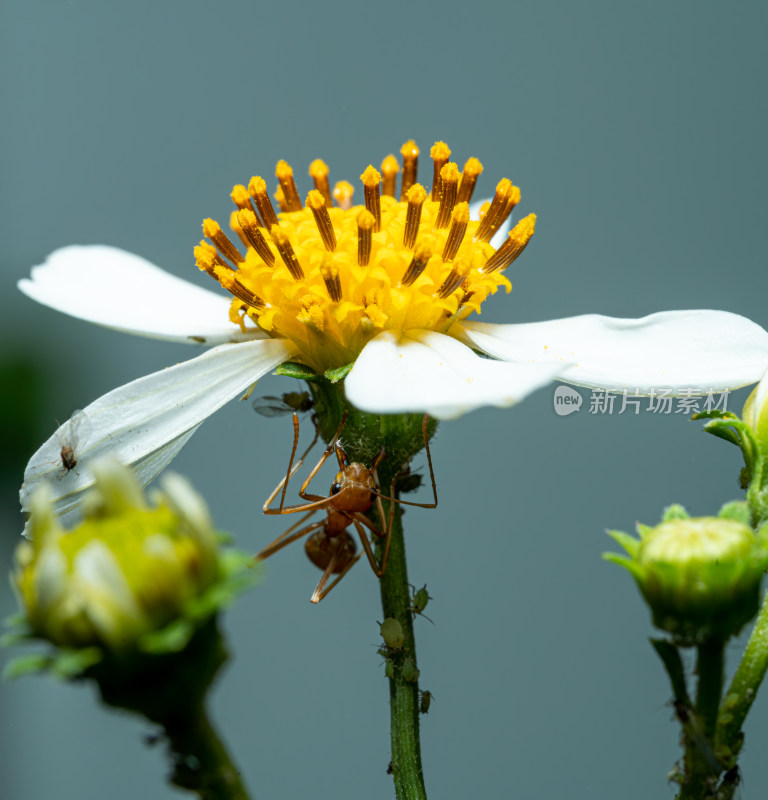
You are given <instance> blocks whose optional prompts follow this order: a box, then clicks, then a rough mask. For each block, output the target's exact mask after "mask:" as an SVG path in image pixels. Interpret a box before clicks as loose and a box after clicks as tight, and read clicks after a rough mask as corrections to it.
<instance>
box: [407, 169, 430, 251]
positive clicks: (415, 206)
mask: <svg viewBox="0 0 768 800" xmlns="http://www.w3.org/2000/svg"><path fill="white" fill-rule="evenodd" d="M403 177H405V175H403ZM407 197H408V211H407V212H406V214H405V230H404V231H403V247H407V248H411V247H413V245H414V243H415V241H416V235H417V234H418V232H419V223H420V222H421V212H422V208H423V206H424V201H425V200H426V199H427V190H426V189H425V188H424V187H423V186H422V185H421V184H420V183H414V184H413V186H411V188H410V189H409V190H408V194H407Z"/></svg>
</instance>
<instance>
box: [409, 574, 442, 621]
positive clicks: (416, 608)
mask: <svg viewBox="0 0 768 800" xmlns="http://www.w3.org/2000/svg"><path fill="white" fill-rule="evenodd" d="M409 585H410V584H409ZM411 591H412V592H413V594H412V595H411V605H410V607H409V608H408V610H409V611H410V612H411V613H412V614H419V615H420V616H422V617H424V619H428V620H429V621H430V622H431V623H432V624H433V625H434V624H435V623H434V620H431V619H429V617H428V616H427V615H426V614H425V613H424V609H425V608H426V607H427V603H428V602H429V601H430V600H431V599H432V598H431V597H430V595H429V592H428V591H427V584H426V583H425V584H424V585H423V586H422V587H421V589H419V590H418V591H417V590H416V589H415V587H413V586H411Z"/></svg>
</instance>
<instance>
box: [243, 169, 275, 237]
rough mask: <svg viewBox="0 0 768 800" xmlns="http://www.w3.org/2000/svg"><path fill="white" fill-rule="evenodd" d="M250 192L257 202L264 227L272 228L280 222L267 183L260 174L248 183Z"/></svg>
mask: <svg viewBox="0 0 768 800" xmlns="http://www.w3.org/2000/svg"><path fill="white" fill-rule="evenodd" d="M248 193H249V194H250V195H251V197H252V198H253V201H254V203H256V208H257V209H258V210H259V216H260V217H261V220H262V222H263V223H264V227H265V228H267V229H268V230H272V226H273V225H277V224H278V221H277V214H275V209H274V208H273V207H272V201H271V200H270V199H269V194H268V193H267V183H266V181H265V180H264V178H260V177H259V176H258V175H257V176H255V177H253V178H251V182H250V183H249V184H248Z"/></svg>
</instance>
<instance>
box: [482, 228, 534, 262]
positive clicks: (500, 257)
mask: <svg viewBox="0 0 768 800" xmlns="http://www.w3.org/2000/svg"><path fill="white" fill-rule="evenodd" d="M535 228H536V215H535V214H529V215H528V216H527V217H524V218H523V219H521V220H520V222H518V223H517V225H515V227H514V228H512V230H511V231H510V232H509V236H508V237H507V240H506V241H505V242H504V244H503V245H502V246H501V247H500V248H499V249H498V250H497V251H496V252H495V253H494V254H493V255H492V256H491V257H490V258H489V259H488V261H486V262H485V265H484V266H483V269H482V271H483V272H484V273H486V274H488V273H489V272H496V271H497V270H500V269H506V268H507V267H508V266H509V265H510V264H511V263H512V262H513V261H514V260H515V259H516V258H517V257H518V256H519V255H520V253H522V252H523V250H525V248H526V247H527V246H528V242H530V241H531V237H532V236H533V234H534V231H535Z"/></svg>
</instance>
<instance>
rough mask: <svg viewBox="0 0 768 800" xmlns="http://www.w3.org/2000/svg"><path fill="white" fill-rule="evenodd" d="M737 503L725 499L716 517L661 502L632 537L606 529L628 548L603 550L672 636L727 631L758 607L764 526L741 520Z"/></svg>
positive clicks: (720, 635) (765, 558)
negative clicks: (660, 516)
mask: <svg viewBox="0 0 768 800" xmlns="http://www.w3.org/2000/svg"><path fill="white" fill-rule="evenodd" d="M748 519H749V511H748V509H747V508H746V504H744V503H729V504H728V505H727V506H724V507H723V509H722V511H721V512H720V516H718V517H699V518H690V517H688V516H687V514H685V512H684V510H683V509H682V507H680V506H673V507H671V508H670V509H668V511H667V513H666V515H665V518H664V520H663V521H662V523H661V524H660V525H657V526H656V527H655V528H649V527H647V526H645V525H638V526H637V532H638V535H639V538H637V539H636V538H634V537H632V536H629V535H628V534H626V533H622V532H620V531H609V535H610V536H612V537H613V538H614V539H615V540H616V541H617V542H618V543H619V544H620V545H621V546H622V547H623V548H624V549H625V550H626V551H627V553H628V554H629V556H630V557H629V558H627V557H626V556H619V555H617V554H615V553H607V554H606V555H605V558H607V559H608V560H610V561H613V562H615V563H617V564H620V565H622V566H624V567H626V569H628V570H629V572H631V573H632V575H633V577H634V578H635V580H636V581H637V585H638V587H639V588H640V591H641V592H642V594H643V597H645V599H646V602H647V603H648V605H649V606H650V608H651V613H652V615H653V623H654V625H656V626H657V627H658V628H661V629H662V630H665V631H667V632H668V633H670V634H672V635H673V636H674V637H675V639H677V640H678V643H679V644H691V645H692V644H699V643H701V642H705V641H709V640H712V639H722V640H724V639H727V638H728V637H729V636H733V635H735V634H736V633H738V631H739V630H740V629H741V627H742V626H743V625H744V624H745V623H746V622H748V621H749V620H750V619H751V618H752V617H753V616H754V615H755V614H756V613H757V610H758V605H759V591H760V582H761V579H762V576H763V572H764V571H765V568H766V566H768V547H767V544H768V542H767V541H766V533H765V529H763V530H761V531H759V532H758V533H757V534H755V532H754V531H753V530H752V528H750V527H749V525H748V524H747V520H748Z"/></svg>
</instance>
